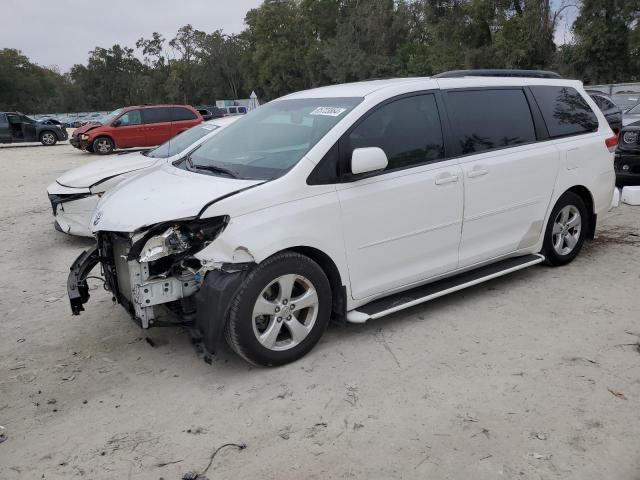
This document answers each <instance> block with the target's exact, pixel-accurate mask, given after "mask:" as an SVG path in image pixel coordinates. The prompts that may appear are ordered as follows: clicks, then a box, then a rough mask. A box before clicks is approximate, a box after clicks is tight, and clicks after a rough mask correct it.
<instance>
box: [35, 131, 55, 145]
mask: <svg viewBox="0 0 640 480" xmlns="http://www.w3.org/2000/svg"><path fill="white" fill-rule="evenodd" d="M39 140H40V143H41V144H42V145H44V146H45V147H53V146H54V145H55V144H56V143H58V136H57V135H56V134H55V133H54V132H52V131H51V130H45V131H44V132H40V138H39Z"/></svg>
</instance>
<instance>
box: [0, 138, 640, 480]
mask: <svg viewBox="0 0 640 480" xmlns="http://www.w3.org/2000/svg"><path fill="white" fill-rule="evenodd" d="M92 158H95V157H92V156H90V155H88V154H83V153H81V152H79V151H76V150H74V149H73V148H71V147H70V146H69V145H66V144H62V145H58V146H56V147H49V148H47V147H41V146H32V147H29V146H16V147H14V146H10V147H5V148H0V167H1V168H2V175H1V176H0V182H1V183H0V200H1V205H2V206H1V210H0V215H1V221H2V228H1V229H0V248H1V252H2V254H1V256H0V271H1V272H2V276H1V277H0V291H1V292H2V293H1V297H0V318H1V319H2V320H1V321H2V332H3V333H2V335H1V336H0V425H2V426H3V427H4V430H2V431H1V432H0V433H3V434H4V436H3V437H0V440H2V439H4V442H2V443H0V478H1V479H3V480H10V479H16V478H21V479H22V478H25V479H35V478H38V479H40V478H43V479H69V478H76V477H77V478H88V479H89V478H90V479H125V478H135V479H154V480H158V479H160V478H163V479H166V480H169V479H179V478H182V476H183V474H184V473H186V472H188V471H192V470H196V471H202V470H204V469H205V467H206V466H207V464H208V463H209V459H210V456H211V454H212V452H213V451H214V450H215V449H216V448H217V447H219V446H221V445H223V444H225V443H229V442H233V443H245V444H246V445H247V447H246V449H244V450H238V449H237V448H235V447H227V448H225V449H223V450H221V451H220V452H219V453H218V454H217V456H216V457H215V458H214V459H213V462H212V465H211V467H210V468H209V470H208V472H207V476H208V477H209V478H210V479H214V478H215V479H218V478H229V479H239V478H242V479H244V478H247V479H255V478H269V479H270V478H279V479H289V478H305V479H329V478H369V479H378V478H385V479H387V478H409V479H411V478H433V479H441V478H442V479H443V478H450V479H469V478H473V479H496V478H519V479H520V478H521V479H546V478H562V479H580V480H586V479H598V480H601V479H617V480H621V479H630V480H631V479H635V480H637V479H638V478H640V351H639V350H638V348H637V347H636V346H634V345H633V344H634V343H637V342H638V341H639V339H640V314H639V311H640V291H639V290H638V287H639V286H640V255H639V253H640V236H639V235H640V207H630V206H622V207H621V208H619V209H617V211H615V213H613V214H611V215H610V216H609V217H608V218H607V219H605V220H604V221H603V222H602V225H601V229H600V231H599V236H598V239H597V240H596V241H595V242H593V243H591V244H589V245H588V246H587V247H586V248H585V250H583V252H582V254H581V255H580V257H579V258H578V259H577V260H576V261H575V262H573V263H572V264H571V265H569V266H567V267H564V268H560V269H552V268H548V267H541V266H540V267H534V268H531V269H529V270H526V271H522V272H518V273H515V274H512V275H511V276H508V277H505V278H502V279H497V280H494V281H492V282H490V283H486V284H484V285H480V286H477V287H474V288H472V289H469V290H466V291H464V292H461V293H458V294H453V295H450V296H448V297H446V298H442V299H440V300H437V301H434V302H432V303H430V304H427V305H423V306H420V307H417V308H413V309H411V310H409V311H405V312H402V313H400V314H397V315H395V316H393V317H390V318H387V319H384V320H379V321H373V322H370V323H368V324H366V325H351V326H332V327H331V328H330V329H329V331H328V332H327V334H326V335H325V336H324V337H323V339H322V341H321V342H320V344H319V345H318V346H317V347H316V348H315V350H314V351H312V352H311V353H310V354H309V355H308V356H307V357H305V358H304V359H302V360H301V361H299V362H297V363H295V364H292V365H289V366H286V367H282V368H277V369H261V368H252V367H250V366H249V365H248V364H246V363H245V362H244V361H242V360H241V359H240V358H238V357H236V356H235V355H234V354H233V353H231V352H230V351H228V350H224V351H223V352H222V353H221V354H220V355H219V356H218V357H217V358H215V359H214V361H213V363H212V364H211V365H208V364H207V363H205V362H204V361H203V359H202V357H201V356H199V355H198V354H197V353H196V352H195V351H194V349H193V347H192V345H191V344H190V341H189V338H188V335H187V334H186V332H184V331H182V330H180V329H169V328H165V329H152V330H149V331H147V332H144V331H142V330H140V329H139V328H138V327H137V326H136V325H135V324H134V323H133V322H132V321H131V320H130V319H129V318H128V316H127V314H126V313H125V312H124V310H123V309H122V308H121V307H119V306H114V305H113V304H112V302H111V299H110V296H109V295H108V294H107V293H106V292H104V291H102V290H101V289H97V287H96V290H94V291H93V292H92V299H91V302H90V303H89V305H88V308H87V311H86V312H85V313H84V314H83V315H81V316H77V317H73V316H71V314H70V309H69V306H68V303H67V299H66V286H65V282H66V277H67V271H68V267H69V265H70V264H71V262H72V261H73V259H75V257H76V256H77V255H78V254H79V252H80V251H81V250H82V249H84V248H85V247H87V246H88V245H89V244H90V242H89V241H88V240H82V239H77V238H73V237H68V236H65V235H63V234H60V233H58V232H56V231H54V230H53V227H52V222H51V211H50V207H49V204H48V201H47V197H46V194H45V188H46V186H47V185H48V184H49V182H51V181H53V180H54V179H55V178H56V177H57V176H58V175H59V174H61V173H62V172H63V171H65V170H67V169H69V168H71V167H74V166H77V165H80V164H82V163H85V162H88V161H90V160H91V159H92ZM145 337H149V338H150V339H152V343H153V344H154V345H155V346H152V345H151V344H150V343H148V342H147V341H146V339H145Z"/></svg>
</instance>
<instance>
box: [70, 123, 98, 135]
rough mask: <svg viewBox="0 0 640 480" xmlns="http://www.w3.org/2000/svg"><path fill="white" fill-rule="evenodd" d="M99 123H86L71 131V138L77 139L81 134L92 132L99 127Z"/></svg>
mask: <svg viewBox="0 0 640 480" xmlns="http://www.w3.org/2000/svg"><path fill="white" fill-rule="evenodd" d="M101 126H102V124H101V123H87V124H86V125H82V126H81V127H78V128H76V129H75V130H74V131H73V136H74V137H77V136H78V135H81V134H83V133H87V132H88V131H89V130H93V129H94V128H98V127H101Z"/></svg>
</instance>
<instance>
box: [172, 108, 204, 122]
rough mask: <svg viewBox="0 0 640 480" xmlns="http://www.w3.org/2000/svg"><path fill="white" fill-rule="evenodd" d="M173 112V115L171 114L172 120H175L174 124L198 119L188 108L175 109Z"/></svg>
mask: <svg viewBox="0 0 640 480" xmlns="http://www.w3.org/2000/svg"><path fill="white" fill-rule="evenodd" d="M171 110H173V113H172V114H171V120H173V121H174V122H177V121H180V120H195V119H196V118H198V117H196V114H195V113H193V112H192V111H191V110H189V109H188V108H183V107H173V108H172V109H171Z"/></svg>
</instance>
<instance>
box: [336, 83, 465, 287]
mask: <svg viewBox="0 0 640 480" xmlns="http://www.w3.org/2000/svg"><path fill="white" fill-rule="evenodd" d="M364 147H379V148H382V150H384V152H385V153H386V155H387V158H388V161H389V165H388V167H387V168H386V169H385V170H384V171H382V172H379V173H376V174H374V175H371V174H369V175H365V178H358V176H353V177H351V178H349V177H347V178H346V180H347V181H346V182H344V183H341V184H339V185H338V186H337V189H338V197H339V200H340V208H341V214H342V225H343V232H344V241H345V248H346V253H347V261H348V265H349V277H350V282H351V292H352V296H353V297H354V298H356V299H363V298H366V297H370V296H373V295H377V294H381V293H384V292H388V291H390V290H393V289H400V288H402V287H405V286H408V285H410V284H412V283H416V282H420V281H421V280H425V279H427V278H430V277H433V276H436V275H439V274H442V273H445V272H449V271H452V270H455V269H456V267H457V265H458V246H459V242H460V228H461V221H462V206H463V185H462V178H461V171H460V167H459V166H458V164H457V162H456V161H455V160H448V159H446V156H445V149H444V142H443V136H442V129H441V124H440V115H439V112H438V106H437V102H436V99H435V96H434V95H433V94H429V93H427V94H420V95H413V96H410V97H402V98H400V99H396V100H393V101H390V102H386V103H385V104H383V105H382V106H380V107H378V108H377V109H376V110H374V111H373V112H371V113H370V114H368V116H366V117H365V118H364V119H363V120H361V121H360V122H359V123H358V124H356V126H355V127H354V128H352V129H351V130H350V131H349V132H347V133H346V134H345V136H344V137H343V138H342V139H341V140H340V151H341V156H343V158H344V156H345V155H346V158H348V159H350V157H351V152H352V151H353V149H355V148H364Z"/></svg>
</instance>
